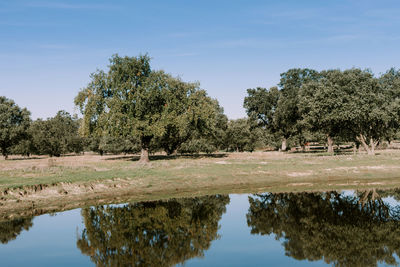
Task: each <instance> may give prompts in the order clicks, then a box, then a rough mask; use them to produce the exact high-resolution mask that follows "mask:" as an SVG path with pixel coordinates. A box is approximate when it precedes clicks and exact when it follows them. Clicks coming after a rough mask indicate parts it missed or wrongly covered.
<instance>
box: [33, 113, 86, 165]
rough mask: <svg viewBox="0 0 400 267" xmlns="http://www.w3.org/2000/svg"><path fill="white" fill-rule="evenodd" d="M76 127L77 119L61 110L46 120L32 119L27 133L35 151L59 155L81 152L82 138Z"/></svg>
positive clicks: (77, 124) (77, 125) (77, 126)
mask: <svg viewBox="0 0 400 267" xmlns="http://www.w3.org/2000/svg"><path fill="white" fill-rule="evenodd" d="M78 128H79V122H78V119H77V118H74V117H72V116H71V115H70V114H69V113H68V112H66V111H63V110H61V111H59V112H57V115H56V116H54V117H52V118H48V119H47V120H42V119H38V120H36V121H34V122H33V123H32V125H31V127H30V129H29V133H30V136H31V138H32V142H33V147H34V151H35V153H38V154H47V155H50V156H56V157H59V156H61V155H62V154H66V153H69V152H76V153H79V152H82V151H83V140H82V139H81V138H80V136H79V135H78Z"/></svg>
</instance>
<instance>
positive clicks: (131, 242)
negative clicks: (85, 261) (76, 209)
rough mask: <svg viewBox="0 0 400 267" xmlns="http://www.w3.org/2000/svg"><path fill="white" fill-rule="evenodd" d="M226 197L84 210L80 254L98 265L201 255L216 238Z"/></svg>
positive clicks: (170, 261)
mask: <svg viewBox="0 0 400 267" xmlns="http://www.w3.org/2000/svg"><path fill="white" fill-rule="evenodd" d="M228 203H229V197H228V196H224V195H214V196H204V197H194V198H183V199H171V200H168V201H148V202H139V203H132V204H126V205H123V206H114V205H112V206H97V207H93V208H85V209H83V210H82V217H83V220H84V223H85V229H84V230H83V231H82V234H81V236H80V237H79V238H78V241H77V246H78V248H79V249H80V250H81V252H82V253H83V254H85V255H88V256H90V259H91V260H92V261H93V262H94V263H95V264H96V265H97V266H173V265H176V264H183V263H184V262H185V261H187V260H188V259H190V258H193V257H201V256H203V255H204V251H205V250H207V249H208V248H209V247H210V245H211V242H212V241H213V240H215V239H216V238H218V234H217V232H218V229H219V225H218V222H219V220H220V219H221V217H222V214H223V213H224V212H225V210H226V205H227V204H228Z"/></svg>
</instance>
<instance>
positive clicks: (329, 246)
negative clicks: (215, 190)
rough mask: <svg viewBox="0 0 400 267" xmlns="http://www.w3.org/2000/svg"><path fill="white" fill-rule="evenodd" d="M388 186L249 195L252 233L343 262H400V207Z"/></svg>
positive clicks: (291, 251) (298, 255)
mask: <svg viewBox="0 0 400 267" xmlns="http://www.w3.org/2000/svg"><path fill="white" fill-rule="evenodd" d="M380 194H383V192H382V191H376V190H369V191H364V192H356V193H355V194H354V195H346V194H341V193H338V192H327V193H297V194H296V193H281V194H271V193H266V194H261V195H255V196H253V197H249V202H250V208H249V211H248V214H247V223H248V225H249V226H250V227H251V233H252V234H261V235H270V234H274V235H275V237H276V239H281V240H282V239H283V240H284V241H283V246H284V248H285V251H286V255H288V256H290V257H293V258H295V259H298V260H304V259H307V260H310V261H314V260H321V259H323V260H324V261H325V262H326V263H332V264H334V265H337V266H376V265H377V264H378V262H383V263H385V264H397V262H396V259H395V257H394V254H397V255H400V253H399V252H400V227H399V226H400V212H399V207H398V206H396V207H393V206H390V205H389V204H387V203H385V202H384V201H382V198H381V195H380Z"/></svg>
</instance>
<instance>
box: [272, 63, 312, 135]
mask: <svg viewBox="0 0 400 267" xmlns="http://www.w3.org/2000/svg"><path fill="white" fill-rule="evenodd" d="M318 77H319V73H318V72H317V71H315V70H311V69H290V70H288V71H287V72H284V73H282V74H281V80H280V83H279V88H280V97H279V100H278V103H277V107H276V110H275V113H274V123H275V125H276V128H277V130H278V132H279V133H280V134H281V136H283V137H284V138H289V137H291V136H293V135H301V134H302V131H303V125H302V124H301V123H299V122H300V121H301V118H302V115H301V113H300V111H299V105H298V104H299V94H300V90H301V88H302V86H303V85H304V84H305V83H307V82H309V81H312V80H316V79H318Z"/></svg>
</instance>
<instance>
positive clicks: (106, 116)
mask: <svg viewBox="0 0 400 267" xmlns="http://www.w3.org/2000/svg"><path fill="white" fill-rule="evenodd" d="M91 78H92V81H91V82H90V83H89V85H88V86H87V87H86V88H84V89H83V90H81V92H79V94H78V96H77V97H76V98H75V104H76V105H78V106H79V107H80V110H81V112H82V114H83V115H84V119H83V123H82V127H81V128H82V130H81V131H82V133H83V134H85V135H87V136H89V135H92V136H98V137H100V136H105V135H110V136H113V137H118V138H124V139H130V138H132V137H133V136H135V137H138V139H139V144H140V147H141V149H142V151H146V153H147V154H148V150H149V149H150V146H152V144H156V146H158V147H161V148H163V149H164V150H165V151H166V152H167V153H168V154H171V153H173V152H174V151H176V150H177V149H178V148H179V146H180V145H181V144H182V143H183V142H185V141H187V140H189V139H190V137H191V135H192V133H193V132H194V131H199V132H200V133H201V134H209V133H210V132H212V130H213V129H214V128H215V125H216V118H217V115H218V111H219V110H218V108H217V107H219V106H218V103H217V102H216V100H212V99H211V98H210V97H208V96H207V94H206V92H205V91H204V90H201V89H200V88H199V84H198V83H186V82H183V81H181V80H180V79H179V78H175V77H172V76H171V75H169V74H166V73H164V72H163V71H152V70H151V68H150V58H149V57H148V56H147V55H145V56H139V57H119V56H118V55H115V56H113V57H112V58H111V60H110V66H109V70H108V72H107V73H106V72H104V71H98V72H97V73H94V74H92V76H91ZM146 153H145V154H143V153H142V156H143V157H142V158H141V160H148V157H147V155H146Z"/></svg>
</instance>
